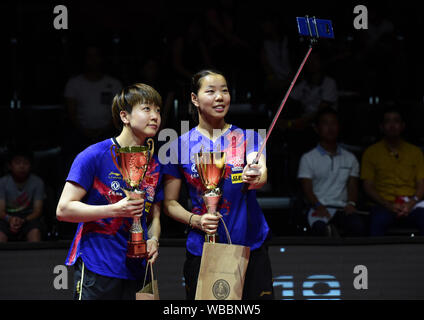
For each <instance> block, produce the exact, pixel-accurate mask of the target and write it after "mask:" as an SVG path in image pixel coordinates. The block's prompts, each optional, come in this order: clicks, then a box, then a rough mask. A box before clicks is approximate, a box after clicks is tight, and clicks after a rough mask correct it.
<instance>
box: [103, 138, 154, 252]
mask: <svg viewBox="0 0 424 320" xmlns="http://www.w3.org/2000/svg"><path fill="white" fill-rule="evenodd" d="M153 151H154V142H153V139H152V138H149V139H147V146H131V147H123V148H118V147H117V146H116V145H115V144H113V145H112V146H111V147H110V153H111V155H112V160H113V162H114V163H115V166H116V168H117V169H118V170H119V172H120V173H121V175H122V178H123V180H124V181H125V184H126V188H122V189H123V191H124V192H125V195H126V196H127V197H128V198H129V199H130V200H138V199H144V195H145V191H144V190H143V189H142V187H141V186H142V183H143V179H144V176H145V174H146V172H147V168H148V165H149V162H150V159H151V158H152V156H153ZM141 216H142V214H140V215H137V216H134V219H133V223H132V225H131V228H130V237H129V239H128V250H127V257H129V258H145V257H146V256H147V247H146V241H145V240H144V232H143V227H142V226H141V221H140V219H141Z"/></svg>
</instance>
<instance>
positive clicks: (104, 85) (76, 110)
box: [64, 46, 122, 144]
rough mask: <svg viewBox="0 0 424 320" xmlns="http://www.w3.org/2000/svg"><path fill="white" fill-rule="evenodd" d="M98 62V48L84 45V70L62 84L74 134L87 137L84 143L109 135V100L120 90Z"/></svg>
mask: <svg viewBox="0 0 424 320" xmlns="http://www.w3.org/2000/svg"><path fill="white" fill-rule="evenodd" d="M102 64H103V57H102V54H101V51H100V48H98V47H96V46H89V47H87V48H86V52H85V70H84V73H83V74H80V75H78V76H76V77H73V78H71V79H70V80H69V81H68V83H67V84H66V86H65V93H64V96H65V101H66V106H67V110H68V115H69V118H70V120H71V122H72V124H73V125H74V128H75V129H77V132H78V134H82V135H83V137H84V138H86V140H89V141H86V144H89V143H90V141H97V140H98V139H99V138H101V137H103V136H109V135H110V132H111V130H113V124H112V117H111V111H110V110H111V106H112V99H113V97H114V95H115V94H116V93H117V92H119V91H120V90H121V89H122V84H121V82H120V81H119V80H117V79H115V78H113V77H111V76H108V75H105V74H104V73H103V71H102Z"/></svg>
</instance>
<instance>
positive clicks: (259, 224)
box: [163, 125, 269, 256]
mask: <svg viewBox="0 0 424 320" xmlns="http://www.w3.org/2000/svg"><path fill="white" fill-rule="evenodd" d="M261 141H262V139H261V137H260V135H259V134H258V133H257V132H255V131H253V130H243V129H240V128H238V127H236V126H234V125H232V126H231V127H230V129H228V130H227V131H225V132H224V133H223V134H222V135H221V136H220V137H219V138H217V139H216V141H212V140H210V139H209V138H207V137H205V136H204V135H202V134H201V133H200V132H199V131H198V130H197V129H196V128H193V129H192V130H190V131H189V132H187V133H186V134H183V135H182V136H180V137H179V138H178V139H176V140H174V141H173V142H172V143H171V144H170V158H169V159H168V160H169V162H170V163H168V164H165V165H164V168H163V173H164V174H168V175H171V176H173V177H175V178H178V179H182V180H184V181H185V182H186V184H187V187H188V192H189V196H190V199H191V202H192V212H193V213H194V214H198V215H202V214H205V213H206V212H207V209H206V206H205V203H204V201H203V199H202V194H203V192H204V187H203V185H202V182H201V179H200V177H199V174H198V173H197V170H196V166H195V163H194V154H195V153H198V152H200V150H202V151H203V152H211V151H224V152H226V168H225V174H224V177H223V179H222V181H221V184H220V189H221V191H222V196H221V200H220V204H219V206H218V211H219V212H220V213H221V215H222V216H223V219H224V221H225V224H226V226H227V228H228V231H229V233H230V237H231V241H232V243H233V244H239V245H244V246H248V247H250V249H251V250H255V249H258V248H259V247H260V246H261V245H262V244H263V242H264V241H265V239H266V238H267V236H268V233H269V227H268V224H267V222H266V220H265V217H264V214H263V212H262V210H261V208H260V206H259V203H258V201H257V199H256V191H255V190H249V191H247V192H246V193H245V194H243V193H242V186H243V183H242V180H241V174H242V172H243V168H244V166H245V164H246V155H248V154H250V153H251V152H258V151H259V148H260V143H261ZM218 235H219V242H221V243H227V242H228V240H227V237H226V233H225V229H224V227H223V225H222V223H221V222H220V223H219V225H218ZM204 238H205V233H204V232H202V231H200V230H197V229H190V232H189V234H188V236H187V243H186V245H187V250H188V251H189V252H190V253H191V254H193V255H196V256H201V255H202V250H203V242H204Z"/></svg>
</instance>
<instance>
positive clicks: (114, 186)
mask: <svg viewBox="0 0 424 320" xmlns="http://www.w3.org/2000/svg"><path fill="white" fill-rule="evenodd" d="M110 187H111V188H112V190H115V191H117V190H119V189H120V188H121V185H120V184H119V182H118V181H112V183H111V184H110Z"/></svg>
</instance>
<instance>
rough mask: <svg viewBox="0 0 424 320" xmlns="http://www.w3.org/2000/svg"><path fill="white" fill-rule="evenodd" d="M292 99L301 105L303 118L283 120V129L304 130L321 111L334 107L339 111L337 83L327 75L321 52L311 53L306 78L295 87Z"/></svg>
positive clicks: (306, 67)
mask: <svg viewBox="0 0 424 320" xmlns="http://www.w3.org/2000/svg"><path fill="white" fill-rule="evenodd" d="M290 98H291V99H292V100H295V101H297V102H298V103H299V104H300V109H301V116H300V117H297V118H295V119H292V120H285V119H282V121H281V122H280V123H281V124H280V126H282V127H283V128H288V129H292V128H293V129H301V130H302V129H304V128H306V127H308V126H310V125H311V124H312V121H313V119H314V117H315V115H316V113H317V111H319V110H320V109H322V108H325V107H333V108H334V109H336V110H337V100H338V92H337V85H336V81H335V80H334V79H333V78H331V77H329V76H327V75H326V74H325V71H324V70H323V67H322V61H321V56H320V53H319V52H317V51H315V52H312V53H311V55H310V57H309V60H308V61H307V63H306V65H305V77H304V79H303V80H302V81H300V82H299V83H298V84H297V85H295V87H294V88H293V91H292V92H291V94H290Z"/></svg>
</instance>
